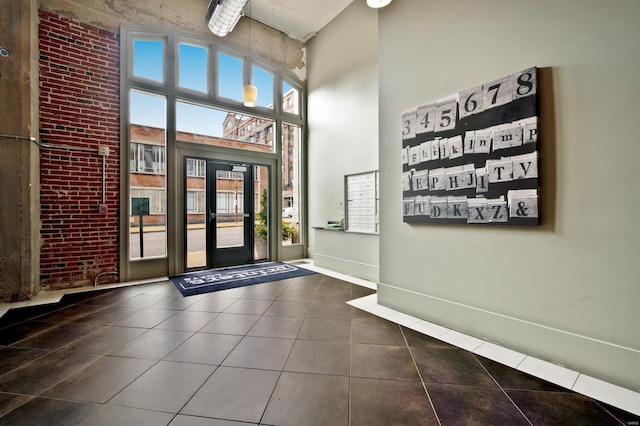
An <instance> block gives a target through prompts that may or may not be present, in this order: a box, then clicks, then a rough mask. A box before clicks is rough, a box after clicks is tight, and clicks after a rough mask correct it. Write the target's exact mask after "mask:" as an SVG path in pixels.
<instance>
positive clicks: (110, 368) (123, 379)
mask: <svg viewBox="0 0 640 426" xmlns="http://www.w3.org/2000/svg"><path fill="white" fill-rule="evenodd" d="M153 364H154V361H149V360H143V359H134V358H120V357H104V358H102V359H100V360H98V361H96V362H94V363H93V364H91V365H89V366H88V367H87V368H85V369H83V370H81V371H79V372H78V373H76V374H74V375H73V376H71V377H69V378H68V379H66V380H65V381H63V382H61V383H59V384H57V385H56V386H54V387H53V388H51V389H49V390H48V391H46V392H45V393H43V394H42V396H45V397H49V398H58V399H70V400H74V401H86V402H96V403H105V402H107V401H108V400H109V399H110V398H111V397H113V396H114V395H115V394H117V393H118V392H120V391H121V390H122V389H124V387H125V386H127V385H128V384H129V383H131V382H132V381H133V380H135V379H136V378H138V377H139V376H140V375H141V374H142V373H144V372H145V371H147V370H148V369H149V368H151V367H152V366H153Z"/></svg>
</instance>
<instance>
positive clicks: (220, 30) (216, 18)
mask: <svg viewBox="0 0 640 426" xmlns="http://www.w3.org/2000/svg"><path fill="white" fill-rule="evenodd" d="M248 1H249V0H211V2H210V3H209V8H208V9H207V26H208V27H209V29H210V30H211V32H212V33H214V34H215V35H217V36H219V37H224V36H226V35H227V34H229V33H230V32H231V30H233V27H235V26H236V24H237V23H238V20H239V19H240V15H242V10H243V9H244V7H245V6H246V4H247V2H248Z"/></svg>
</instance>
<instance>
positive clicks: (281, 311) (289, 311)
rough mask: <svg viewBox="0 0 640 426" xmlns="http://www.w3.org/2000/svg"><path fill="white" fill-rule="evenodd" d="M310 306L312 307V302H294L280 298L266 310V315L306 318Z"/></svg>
mask: <svg viewBox="0 0 640 426" xmlns="http://www.w3.org/2000/svg"><path fill="white" fill-rule="evenodd" d="M309 308H311V302H292V301H281V300H280V299H278V300H276V301H274V302H273V304H272V305H271V306H270V307H269V309H267V310H266V311H265V313H264V315H266V316H279V317H302V318H304V317H306V316H307V312H309Z"/></svg>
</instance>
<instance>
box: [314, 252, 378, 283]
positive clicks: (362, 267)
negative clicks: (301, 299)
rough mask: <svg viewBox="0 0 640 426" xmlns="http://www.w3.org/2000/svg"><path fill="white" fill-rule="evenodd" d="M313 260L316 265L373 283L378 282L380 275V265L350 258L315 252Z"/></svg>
mask: <svg viewBox="0 0 640 426" xmlns="http://www.w3.org/2000/svg"><path fill="white" fill-rule="evenodd" d="M313 262H314V265H315V266H317V267H320V268H326V269H330V270H332V271H336V272H341V273H343V274H346V275H351V276H354V277H357V278H362V279H364V280H368V281H372V282H374V283H377V282H378V278H379V276H380V267H379V266H378V265H371V264H368V263H363V262H358V261H355V260H351V259H344V258H339V257H334V256H329V255H326V254H320V253H317V252H316V253H314V255H313Z"/></svg>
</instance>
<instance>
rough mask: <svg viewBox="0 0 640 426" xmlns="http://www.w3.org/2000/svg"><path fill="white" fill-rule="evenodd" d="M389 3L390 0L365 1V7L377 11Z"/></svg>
mask: <svg viewBox="0 0 640 426" xmlns="http://www.w3.org/2000/svg"><path fill="white" fill-rule="evenodd" d="M389 3H391V0H367V6H369V7H373V8H374V9H379V8H381V7H385V6H386V5H388V4H389Z"/></svg>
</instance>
